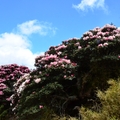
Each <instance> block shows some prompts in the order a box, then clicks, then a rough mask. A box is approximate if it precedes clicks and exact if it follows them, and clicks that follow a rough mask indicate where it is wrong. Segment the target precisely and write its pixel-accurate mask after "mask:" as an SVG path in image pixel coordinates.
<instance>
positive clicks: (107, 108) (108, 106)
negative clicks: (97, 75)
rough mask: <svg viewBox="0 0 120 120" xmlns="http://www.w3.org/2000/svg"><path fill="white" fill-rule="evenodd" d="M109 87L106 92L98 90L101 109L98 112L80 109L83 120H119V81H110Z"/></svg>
mask: <svg viewBox="0 0 120 120" xmlns="http://www.w3.org/2000/svg"><path fill="white" fill-rule="evenodd" d="M108 83H109V84H110V85H111V86H110V87H109V88H108V89H107V90H106V91H103V92H102V91H100V90H98V93H97V96H98V97H99V99H100V101H101V104H102V108H101V109H100V111H99V112H95V111H92V110H90V109H85V108H84V107H82V108H81V114H82V116H83V119H84V120H119V119H120V111H119V110H120V101H119V100H120V92H119V91H120V79H119V80H118V81H116V80H110V81H108Z"/></svg>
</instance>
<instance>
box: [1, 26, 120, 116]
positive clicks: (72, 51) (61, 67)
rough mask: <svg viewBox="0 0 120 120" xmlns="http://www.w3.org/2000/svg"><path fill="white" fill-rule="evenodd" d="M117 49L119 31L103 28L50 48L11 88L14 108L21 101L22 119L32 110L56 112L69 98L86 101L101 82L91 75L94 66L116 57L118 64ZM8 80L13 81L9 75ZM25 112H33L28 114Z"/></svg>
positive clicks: (119, 48) (118, 49) (109, 27)
mask: <svg viewBox="0 0 120 120" xmlns="http://www.w3.org/2000/svg"><path fill="white" fill-rule="evenodd" d="M119 46H120V30H119V29H117V28H116V27H115V26H114V25H105V26H104V27H102V28H99V27H97V28H95V29H93V30H90V31H88V32H86V33H85V34H83V36H82V37H81V38H80V39H78V38H72V39H69V40H66V41H63V42H62V44H60V45H58V46H52V47H50V48H49V50H48V51H46V52H45V54H44V55H42V56H38V57H36V59H35V67H36V69H35V70H33V71H31V72H30V73H29V74H25V75H24V76H22V77H21V78H20V79H19V80H17V82H16V83H15V84H14V87H15V91H16V93H15V94H14V95H13V96H12V98H11V99H12V100H13V101H12V104H13V106H15V105H14V98H16V96H17V97H18V98H19V101H20V102H19V103H18V104H17V108H18V112H19V114H21V115H22V113H23V112H24V111H27V112H28V114H31V111H34V108H35V110H36V113H37V112H38V111H39V110H38V109H41V108H42V109H44V108H45V106H46V105H51V106H52V107H56V108H55V109H58V108H60V107H61V106H60V105H61V104H64V103H65V101H64V100H66V99H67V98H68V97H69V96H79V98H82V99H83V98H84V96H86V97H89V95H90V94H91V93H90V92H91V91H92V90H93V89H95V88H96V87H97V86H99V85H98V83H99V81H100V79H98V81H97V80H96V79H95V78H94V76H95V77H96V76H97V75H96V73H97V71H95V72H96V73H95V74H94V71H93V70H96V69H95V68H96V67H95V66H94V65H96V66H97V63H98V62H97V59H99V61H100V60H101V61H102V60H104V62H105V59H106V58H108V57H112V58H111V60H113V59H114V57H115V56H116V57H117V59H118V60H119V59H120V47H119ZM107 60H108V59H107ZM101 65H102V64H101ZM103 65H104V64H103ZM93 68H94V69H93ZM105 68H108V67H105ZM101 69H102V68H101ZM113 72H114V71H113ZM3 74H5V73H4V72H3ZM97 74H98V73H97ZM90 75H91V76H90ZM98 75H99V74H98ZM89 76H90V77H89ZM10 78H11V79H13V78H14V77H13V76H12V75H10ZM91 79H92V80H91ZM2 81H3V82H2V83H3V84H1V86H0V88H1V89H6V87H7V85H6V84H4V79H2ZM93 81H94V84H93V83H92V82H93ZM103 84H104V83H103ZM86 85H87V87H86ZM88 86H89V87H88ZM0 94H1V96H3V94H4V92H2V91H1V92H0ZM78 94H79V95H78ZM66 96H67V98H66ZM34 101H36V102H34ZM53 101H56V103H55V104H56V105H52V103H53ZM23 102H24V105H25V106H24V107H23V106H22V103H23ZM31 103H32V104H31ZM71 104H72V103H71ZM43 106H44V107H43ZM51 106H49V107H51ZM14 108H15V109H16V106H15V107H14ZM28 108H30V109H33V110H31V111H30V113H29V110H28ZM42 109H41V110H42ZM21 111H22V113H21ZM57 111H59V110H57ZM33 114H34V112H33Z"/></svg>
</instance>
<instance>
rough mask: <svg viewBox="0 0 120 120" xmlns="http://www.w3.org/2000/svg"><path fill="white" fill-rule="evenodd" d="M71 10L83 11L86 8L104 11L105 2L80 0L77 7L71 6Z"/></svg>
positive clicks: (101, 0)
mask: <svg viewBox="0 0 120 120" xmlns="http://www.w3.org/2000/svg"><path fill="white" fill-rule="evenodd" d="M73 8H75V9H77V10H82V11H85V10H87V9H88V8H91V9H94V8H102V9H103V10H106V8H105V0H82V1H81V2H80V3H79V4H78V5H73Z"/></svg>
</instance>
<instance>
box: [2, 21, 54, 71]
mask: <svg viewBox="0 0 120 120" xmlns="http://www.w3.org/2000/svg"><path fill="white" fill-rule="evenodd" d="M37 22H38V21H37V20H32V21H28V22H25V23H22V24H20V25H18V26H17V32H16V31H15V32H11V33H7V32H6V33H2V34H0V65H7V64H14V63H16V64H18V65H25V66H27V67H29V68H31V69H33V68H34V63H35V57H36V56H38V55H40V54H43V53H44V52H40V53H39V54H38V53H33V52H32V51H31V49H30V48H31V42H30V40H29V39H28V38H29V35H31V34H34V33H36V34H40V35H48V34H49V32H52V33H53V32H55V31H53V28H52V27H51V26H49V25H47V26H45V24H43V26H44V28H45V29H44V28H43V26H42V24H37ZM48 29H49V30H48ZM50 30H51V31H50Z"/></svg>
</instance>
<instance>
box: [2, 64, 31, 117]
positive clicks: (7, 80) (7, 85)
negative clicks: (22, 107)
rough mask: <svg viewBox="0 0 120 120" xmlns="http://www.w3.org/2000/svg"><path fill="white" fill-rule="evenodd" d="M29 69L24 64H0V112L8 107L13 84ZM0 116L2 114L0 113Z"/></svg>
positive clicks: (3, 111)
mask: <svg viewBox="0 0 120 120" xmlns="http://www.w3.org/2000/svg"><path fill="white" fill-rule="evenodd" d="M29 72H30V70H29V69H28V68H27V67H25V66H18V65H17V64H10V65H3V66H0V105H2V106H1V109H0V111H1V113H4V114H5V112H8V111H5V110H7V109H9V107H10V101H11V98H10V97H11V95H12V94H13V93H14V87H13V84H14V83H15V82H16V81H17V80H18V79H19V78H20V77H21V76H22V75H24V74H25V73H29ZM1 116H2V114H1Z"/></svg>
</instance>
